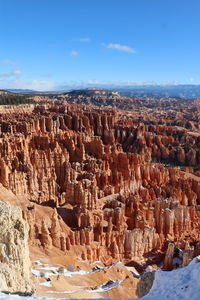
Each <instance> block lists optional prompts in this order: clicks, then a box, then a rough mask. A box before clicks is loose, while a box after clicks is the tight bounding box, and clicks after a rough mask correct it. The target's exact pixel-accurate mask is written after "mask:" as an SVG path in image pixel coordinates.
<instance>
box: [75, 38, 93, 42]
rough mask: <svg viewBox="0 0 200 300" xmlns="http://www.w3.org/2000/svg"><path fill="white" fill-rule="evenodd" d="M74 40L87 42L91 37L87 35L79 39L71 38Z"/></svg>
mask: <svg viewBox="0 0 200 300" xmlns="http://www.w3.org/2000/svg"><path fill="white" fill-rule="evenodd" d="M73 41H74V42H81V43H87V42H90V41H91V39H90V38H89V37H82V38H79V39H73Z"/></svg>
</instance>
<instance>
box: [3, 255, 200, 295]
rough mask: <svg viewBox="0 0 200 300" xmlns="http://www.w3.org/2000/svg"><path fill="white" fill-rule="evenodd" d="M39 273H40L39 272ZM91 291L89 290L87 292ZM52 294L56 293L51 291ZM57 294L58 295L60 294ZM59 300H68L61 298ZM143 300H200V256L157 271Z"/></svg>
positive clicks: (100, 288) (103, 287)
mask: <svg viewBox="0 0 200 300" xmlns="http://www.w3.org/2000/svg"><path fill="white" fill-rule="evenodd" d="M38 272H39V271H38ZM121 282H122V281H116V282H113V283H112V284H110V285H108V286H106V285H105V284H104V285H101V286H99V287H98V288H97V289H96V290H90V292H91V293H92V292H99V293H101V292H105V291H106V290H109V289H113V288H116V287H117V286H119V285H120V284H121ZM87 291H89V290H87ZM49 292H50V293H52V294H53V293H55V292H53V291H49ZM58 293H59V294H64V293H73V291H64V292H58ZM58 293H57V294H58ZM53 299H55V298H51V297H50V298H49V297H35V296H31V297H23V296H18V295H7V294H3V293H0V300H53ZM59 299H66V297H65V298H59ZM140 299H143V300H161V299H162V300H200V256H198V257H197V258H194V259H193V260H192V262H191V263H190V264H189V265H188V266H186V267H184V268H178V269H176V270H173V271H170V272H167V271H156V273H155V280H154V283H153V286H152V288H151V290H150V292H149V294H148V295H146V296H145V297H143V298H140ZM57 300H58V298H57Z"/></svg>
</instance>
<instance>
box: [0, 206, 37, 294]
mask: <svg viewBox="0 0 200 300" xmlns="http://www.w3.org/2000/svg"><path fill="white" fill-rule="evenodd" d="M0 232H1V234H0V290H1V291H5V292H11V293H23V294H31V293H33V286H32V284H31V278H30V259H29V248H28V224H27V222H26V221H25V220H24V219H23V217H22V211H21V209H20V208H18V207H14V206H10V205H9V204H8V203H5V202H0Z"/></svg>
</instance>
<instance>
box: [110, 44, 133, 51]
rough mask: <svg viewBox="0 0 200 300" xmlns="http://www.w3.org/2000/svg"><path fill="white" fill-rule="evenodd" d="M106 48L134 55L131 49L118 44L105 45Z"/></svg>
mask: <svg viewBox="0 0 200 300" xmlns="http://www.w3.org/2000/svg"><path fill="white" fill-rule="evenodd" d="M107 48H109V49H115V50H118V51H123V52H128V53H136V51H135V50H134V49H133V48H131V47H128V46H125V45H120V44H113V43H110V44H108V45H107Z"/></svg>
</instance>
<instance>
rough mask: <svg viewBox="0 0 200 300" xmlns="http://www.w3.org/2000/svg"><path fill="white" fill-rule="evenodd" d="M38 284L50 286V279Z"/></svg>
mask: <svg viewBox="0 0 200 300" xmlns="http://www.w3.org/2000/svg"><path fill="white" fill-rule="evenodd" d="M40 285H43V286H47V287H52V284H51V281H45V282H41V283H40Z"/></svg>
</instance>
